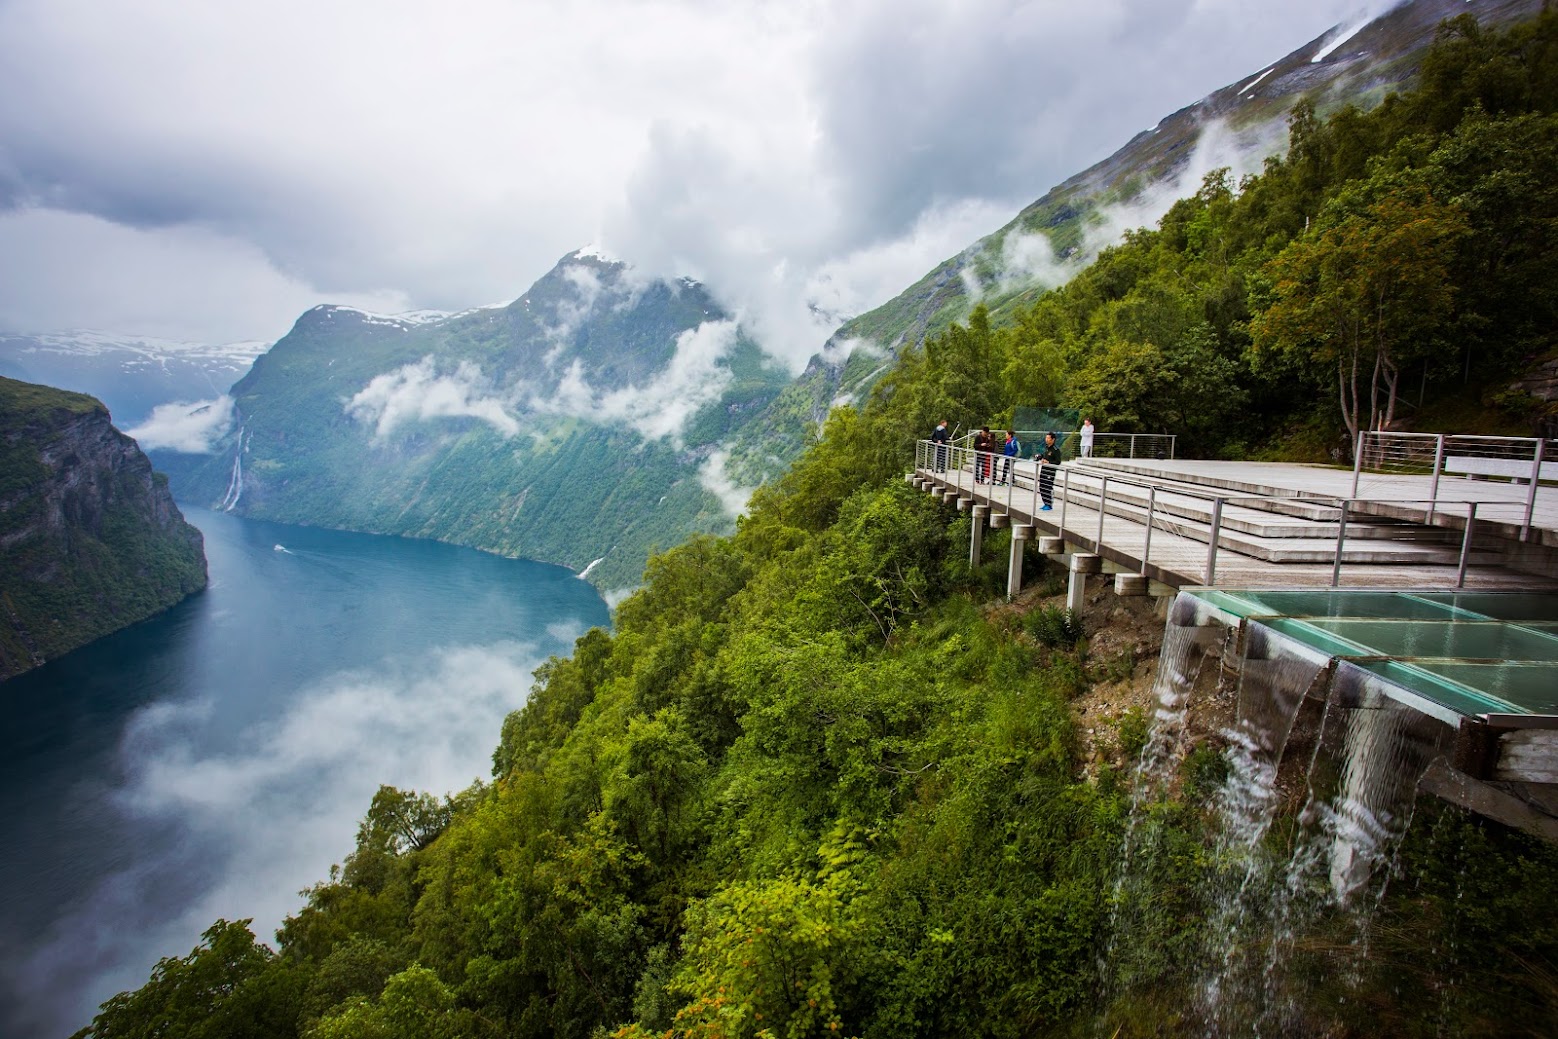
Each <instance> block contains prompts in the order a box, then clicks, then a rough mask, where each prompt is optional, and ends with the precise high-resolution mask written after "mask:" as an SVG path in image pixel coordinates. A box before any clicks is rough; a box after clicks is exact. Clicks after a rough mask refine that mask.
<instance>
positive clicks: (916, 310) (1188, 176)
mask: <svg viewBox="0 0 1558 1039" xmlns="http://www.w3.org/2000/svg"><path fill="white" fill-rule="evenodd" d="M1543 6H1544V2H1543V0H1407V2H1405V3H1401V4H1399V5H1397V6H1396V7H1394V8H1392V9H1391V10H1390V11H1388V12H1386V13H1385V14H1383V15H1381V16H1380V17H1378V18H1376V19H1374V20H1372V21H1369V22H1367V23H1362V24H1349V25H1339V26H1336V27H1335V28H1333V29H1331V30H1330V31H1328V32H1326V33H1324V34H1322V35H1320V36H1318V37H1316V38H1315V39H1313V40H1311V41H1310V42H1309V43H1307V44H1305V45H1304V46H1302V47H1299V48H1298V49H1296V50H1294V51H1293V52H1292V53H1290V54H1288V55H1287V56H1286V57H1284V58H1282V59H1281V60H1279V61H1276V62H1273V63H1271V64H1269V65H1264V66H1261V67H1259V68H1256V69H1252V70H1251V71H1250V72H1249V73H1248V74H1247V75H1246V76H1243V77H1240V79H1239V80H1238V81H1237V82H1235V83H1230V84H1228V85H1227V86H1225V87H1223V88H1221V89H1219V90H1216V91H1214V92H1213V93H1211V94H1208V95H1207V96H1205V97H1203V98H1201V99H1200V100H1199V101H1196V102H1195V103H1194V104H1191V105H1187V106H1185V107H1184V108H1181V109H1179V110H1178V111H1177V112H1174V113H1173V114H1172V115H1169V116H1167V117H1165V118H1164V119H1162V120H1161V121H1160V122H1159V123H1158V124H1157V125H1156V126H1153V127H1150V128H1149V129H1146V130H1143V131H1142V132H1141V133H1139V134H1137V135H1136V136H1135V137H1133V138H1132V139H1131V140H1130V141H1128V142H1126V144H1125V145H1124V146H1123V147H1121V148H1120V149H1119V150H1118V151H1116V152H1114V153H1113V154H1112V155H1110V156H1109V157H1108V158H1106V159H1104V160H1102V161H1101V162H1098V163H1095V164H1094V165H1092V166H1090V167H1088V168H1087V169H1085V170H1083V171H1082V172H1080V173H1078V174H1076V175H1075V176H1073V177H1070V178H1068V179H1067V180H1065V181H1063V182H1061V183H1060V184H1058V185H1056V186H1055V187H1053V188H1051V189H1050V190H1049V191H1048V192H1046V193H1045V194H1044V195H1043V196H1042V197H1040V198H1039V199H1038V200H1037V201H1035V202H1033V203H1031V204H1030V205H1028V206H1026V207H1024V208H1023V209H1022V211H1021V212H1019V213H1018V214H1017V215H1016V216H1015V217H1014V218H1013V219H1012V220H1011V221H1009V222H1008V223H1007V224H1006V225H1004V226H1003V227H1001V228H999V229H997V230H996V231H994V232H992V233H991V234H989V235H987V236H985V237H984V238H981V239H979V240H978V241H976V242H974V243H972V244H970V245H969V246H968V247H967V248H965V249H964V250H962V251H961V252H960V253H958V254H957V255H956V256H953V257H950V258H948V259H947V260H944V261H943V262H942V263H940V264H938V265H937V266H936V267H935V268H934V269H932V270H931V271H929V272H927V273H926V274H925V275H924V277H922V278H920V279H919V280H918V281H916V282H915V283H914V284H913V285H910V286H909V287H908V288H907V289H905V290H904V291H903V292H901V293H899V294H898V295H897V296H895V297H894V298H893V299H891V300H889V301H887V302H886V303H884V304H882V305H881V306H879V307H877V308H875V309H873V310H871V311H868V312H867V313H864V314H861V315H858V316H857V317H854V318H851V319H850V320H849V321H846V322H845V323H844V324H843V325H841V326H840V327H839V328H838V330H837V331H835V332H834V333H833V335H832V336H831V337H830V338H829V340H828V344H827V346H826V348H825V349H824V350H823V352H822V353H820V354H819V355H817V356H816V357H815V358H813V360H812V362H811V364H810V365H809V366H808V368H807V370H806V372H805V373H804V374H803V375H802V377H801V379H800V380H799V381H798V382H797V383H796V384H795V385H794V386H792V387H790V388H789V389H788V390H787V391H786V392H785V394H784V395H783V396H782V397H781V399H780V400H779V401H778V402H776V406H775V408H774V409H772V410H771V412H770V414H769V415H768V416H765V419H764V420H763V421H762V422H760V423H758V424H755V425H753V426H752V427H750V428H749V429H748V430H747V431H746V432H745V433H743V435H742V436H740V437H738V438H737V442H736V443H735V444H733V445H732V455H733V464H732V471H733V472H734V473H735V474H736V475H737V476H738V478H740V477H745V476H750V475H751V474H752V473H756V472H760V471H761V470H762V459H763V458H765V457H766V456H767V455H768V454H770V453H771V452H770V449H769V447H768V446H767V445H768V444H772V443H781V444H783V443H792V442H796V443H798V442H800V441H802V440H803V439H804V436H805V433H806V430H807V429H808V428H810V427H811V426H814V425H815V424H816V422H818V421H820V419H821V417H822V416H824V415H826V413H827V410H828V408H829V407H830V406H831V405H832V404H833V403H834V402H836V401H839V400H858V399H860V398H861V397H862V396H863V395H864V394H865V393H867V392H868V391H869V390H870V387H871V385H872V384H873V383H874V381H875V379H876V378H877V377H878V375H880V374H881V373H882V372H884V371H885V370H886V369H887V368H889V367H891V365H890V364H889V363H887V361H888V360H890V358H892V357H895V356H896V355H897V353H898V352H899V351H900V350H901V349H902V348H903V347H904V346H905V345H912V344H918V343H920V342H923V341H924V340H925V339H926V338H927V337H928V336H934V335H938V334H940V333H942V332H944V331H945V330H946V329H947V327H948V326H949V325H951V324H952V323H953V322H955V321H962V320H964V319H966V318H967V316H968V314H969V312H970V311H971V310H972V309H973V307H974V305H975V304H976V303H980V302H982V303H984V304H985V305H986V306H988V307H989V308H990V311H991V318H992V322H993V323H996V324H1000V323H1003V322H1005V321H1007V320H1009V319H1010V318H1011V317H1012V315H1013V314H1014V313H1015V312H1016V311H1017V310H1018V309H1019V308H1021V307H1024V306H1027V305H1031V304H1032V302H1033V301H1034V300H1035V299H1037V298H1038V297H1039V296H1040V295H1042V294H1043V293H1044V292H1046V291H1048V290H1049V289H1051V288H1054V287H1056V286H1057V285H1060V284H1063V283H1064V282H1066V281H1068V280H1069V279H1070V278H1071V276H1072V275H1074V274H1076V273H1077V272H1078V271H1080V270H1081V269H1082V268H1084V267H1086V266H1087V265H1088V264H1089V263H1091V262H1092V260H1093V259H1094V258H1095V257H1096V256H1097V255H1098V253H1099V252H1100V251H1101V250H1102V249H1104V248H1105V247H1107V246H1109V245H1111V244H1113V243H1114V242H1117V241H1119V239H1120V237H1121V235H1122V234H1123V233H1124V232H1125V231H1127V230H1129V229H1132V228H1136V227H1145V226H1150V225H1152V224H1154V223H1155V222H1156V221H1157V220H1158V219H1159V218H1160V217H1161V216H1162V215H1163V214H1164V213H1165V212H1166V211H1167V209H1168V207H1169V206H1170V205H1171V204H1172V203H1173V202H1174V201H1175V200H1176V199H1178V198H1182V197H1185V196H1187V195H1190V194H1193V193H1194V192H1195V191H1196V190H1197V188H1198V187H1199V186H1200V181H1201V178H1202V176H1203V175H1204V174H1205V173H1207V172H1210V171H1211V170H1213V169H1216V168H1218V167H1224V166H1226V167H1231V168H1232V169H1233V170H1234V172H1235V173H1236V174H1238V173H1243V172H1257V171H1258V170H1259V169H1260V168H1261V166H1262V164H1263V162H1264V160H1265V158H1266V157H1267V156H1269V155H1275V154H1279V153H1281V152H1284V151H1286V148H1287V120H1288V114H1289V113H1290V112H1291V111H1292V109H1293V106H1294V104H1296V103H1297V102H1298V101H1299V100H1301V99H1303V98H1309V99H1311V100H1312V101H1313V102H1314V103H1315V107H1316V110H1317V112H1319V113H1320V114H1322V115H1323V114H1327V113H1329V112H1332V111H1335V110H1337V109H1340V108H1342V107H1343V106H1345V105H1354V106H1356V107H1359V108H1363V109H1367V108H1371V107H1373V106H1374V105H1375V104H1377V103H1378V102H1379V101H1381V100H1382V99H1383V98H1384V97H1385V96H1386V95H1387V94H1389V93H1390V92H1391V91H1394V90H1398V89H1402V88H1404V87H1405V86H1407V85H1408V84H1409V83H1410V82H1411V81H1412V79H1413V78H1414V77H1415V76H1416V74H1417V72H1418V68H1419V65H1420V63H1421V60H1422V56H1423V54H1424V52H1425V51H1426V50H1427V48H1428V46H1429V45H1430V44H1431V43H1433V41H1434V39H1435V37H1436V36H1437V34H1438V31H1439V26H1440V25H1441V24H1442V23H1443V22H1444V21H1445V20H1446V19H1450V18H1454V17H1457V16H1459V15H1463V14H1471V15H1474V16H1475V17H1476V18H1477V19H1478V20H1479V21H1480V22H1481V23H1482V24H1483V25H1485V26H1488V27H1494V26H1504V25H1510V24H1513V23H1515V22H1519V21H1523V20H1525V19H1528V18H1531V17H1533V16H1534V15H1535V14H1536V13H1537V12H1538V11H1540V10H1541V9H1542V7H1543Z"/></svg>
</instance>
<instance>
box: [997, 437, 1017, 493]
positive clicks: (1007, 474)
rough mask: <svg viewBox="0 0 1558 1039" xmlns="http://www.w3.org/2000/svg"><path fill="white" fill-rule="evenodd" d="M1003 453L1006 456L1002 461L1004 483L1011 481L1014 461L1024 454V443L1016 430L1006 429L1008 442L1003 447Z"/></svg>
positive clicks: (1002, 480)
mask: <svg viewBox="0 0 1558 1039" xmlns="http://www.w3.org/2000/svg"><path fill="white" fill-rule="evenodd" d="M1001 454H1003V455H1005V456H1006V458H1005V460H1004V461H1003V462H1002V463H1001V483H1002V484H1003V485H1004V484H1006V483H1008V482H1010V481H1011V478H1012V462H1013V461H1015V460H1016V459H1017V458H1018V456H1020V455H1021V454H1022V443H1021V441H1019V440H1018V439H1017V431H1016V430H1014V429H1008V430H1007V431H1006V443H1005V444H1004V445H1002V447H1001Z"/></svg>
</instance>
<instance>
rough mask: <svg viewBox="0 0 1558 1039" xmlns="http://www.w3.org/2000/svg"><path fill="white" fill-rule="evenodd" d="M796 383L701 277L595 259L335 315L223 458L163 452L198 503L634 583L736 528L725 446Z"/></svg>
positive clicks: (290, 354)
mask: <svg viewBox="0 0 1558 1039" xmlns="http://www.w3.org/2000/svg"><path fill="white" fill-rule="evenodd" d="M788 380H789V376H788V374H787V373H786V372H784V371H783V370H782V369H781V368H779V367H777V366H775V365H774V364H773V363H771V362H770V361H768V360H767V359H765V358H764V356H763V354H762V352H761V351H760V350H759V349H758V347H757V345H756V344H755V343H753V342H752V340H751V339H750V338H748V337H747V336H746V335H745V334H744V333H743V332H742V331H741V330H740V329H739V328H738V327H737V325H736V322H735V321H734V320H732V318H731V317H730V316H729V315H728V314H726V313H725V312H724V311H723V310H721V309H720V308H719V306H718V305H717V304H716V303H715V302H714V301H713V300H712V298H711V297H710V296H709V295H708V293H707V292H706V291H705V290H704V288H703V287H702V286H701V285H698V284H697V283H695V282H692V281H687V280H679V281H665V280H653V279H645V278H642V277H640V276H638V275H637V274H636V273H635V272H634V271H632V270H631V269H630V268H629V267H628V266H627V265H625V264H623V263H621V262H618V261H615V260H612V259H609V258H606V257H603V256H600V255H598V254H597V253H594V252H591V251H580V252H576V253H572V254H570V255H569V256H566V257H564V258H563V259H562V260H561V261H560V262H559V263H558V264H557V265H556V267H554V268H553V269H552V270H551V271H550V272H549V273H548V274H546V275H545V276H544V277H542V278H541V279H540V280H539V281H537V282H536V284H535V285H534V286H532V287H531V289H530V290H529V291H528V292H526V293H525V294H524V295H522V296H520V297H519V298H518V299H516V300H515V301H514V302H512V303H510V304H508V305H506V306H499V307H488V308H483V309H479V310H474V311H469V312H466V313H462V314H455V315H445V314H421V315H402V316H395V317H385V316H378V315H372V314H367V313H364V312H362V311H358V310H353V309H350V308H345V307H329V306H325V307H316V308H315V309H313V310H310V311H309V312H307V313H306V314H304V315H303V316H302V317H301V318H300V319H299V320H298V322H297V323H296V325H295V326H294V327H293V328H292V330H291V331H290V332H289V333H288V334H287V335H286V336H284V337H283V338H282V339H281V340H280V341H278V342H277V343H276V344H275V346H273V347H272V348H271V349H270V350H269V351H267V352H266V353H265V354H264V355H263V356H261V357H260V358H259V359H258V360H257V361H256V362H255V364H254V366H253V369H252V370H251V371H250V372H249V374H248V375H246V376H244V378H243V379H241V380H239V381H238V382H237V384H236V385H234V386H233V387H232V390H231V396H232V399H233V404H232V408H233V411H232V416H231V420H230V422H229V423H228V425H227V428H225V429H224V430H218V431H217V432H218V433H219V434H220V435H219V436H218V437H217V438H216V439H215V440H214V441H213V442H212V444H211V445H210V447H211V451H210V453H209V454H205V455H195V454H191V453H188V452H185V453H174V452H171V451H157V452H155V457H156V458H157V460H158V464H159V465H160V466H163V467H165V468H166V469H167V471H168V472H169V473H170V475H171V476H172V478H173V482H174V487H175V490H176V491H177V492H178V494H179V496H180V497H181V498H182V499H184V500H189V501H199V502H203V503H209V504H211V505H213V506H215V507H218V508H222V509H230V510H233V511H236V512H239V513H241V514H244V515H250V516H256V517H262V518H266V519H275V520H282V521H286V522H296V523H305V524H311V525H317V526H329V527H339V528H344V529H351V530H363V531H371V532H377V533H386V534H400V535H405V536H408V537H425V538H434V539H438V540H443V541H450V542H454V543H458V544H463V545H469V546H472V547H475V548H481V549H485V550H488V551H493V552H498V553H501V554H505V555H515V556H526V557H529V558H532V559H538V560H543V561H547V562H555V563H562V564H564V565H567V566H571V567H574V568H575V569H579V570H586V569H588V572H589V578H590V579H591V580H592V581H594V582H595V583H597V585H598V586H599V587H602V588H604V589H612V588H622V587H631V586H633V585H635V584H637V583H638V580H639V578H640V576H641V575H642V572H643V566H644V562H645V560H646V559H647V557H648V554H649V552H650V551H651V550H652V549H654V548H656V547H662V548H668V547H670V546H671V545H673V544H676V543H678V542H680V541H681V540H683V539H684V538H685V537H686V536H687V535H688V534H689V533H692V532H695V531H724V530H727V529H729V527H730V525H731V523H732V506H733V504H734V503H731V504H727V502H726V501H725V500H723V499H722V497H721V494H722V493H726V494H727V495H728V493H729V488H727V487H726V486H725V485H724V483H723V482H722V481H723V480H724V477H723V474H722V472H721V471H720V464H719V463H720V456H719V454H718V447H719V444H720V443H721V442H722V441H723V440H725V439H726V438H727V437H728V436H729V435H730V434H731V432H732V431H733V430H735V429H738V428H739V427H740V426H741V425H743V424H744V423H745V422H747V421H749V420H750V419H751V418H752V417H754V416H756V415H757V414H758V413H759V412H760V411H761V410H762V409H763V407H764V406H765V405H767V404H768V403H769V402H770V401H771V400H772V399H773V398H774V396H775V394H777V393H778V391H779V389H780V388H781V387H782V386H783V385H784V384H785V383H786V382H787V381H788Z"/></svg>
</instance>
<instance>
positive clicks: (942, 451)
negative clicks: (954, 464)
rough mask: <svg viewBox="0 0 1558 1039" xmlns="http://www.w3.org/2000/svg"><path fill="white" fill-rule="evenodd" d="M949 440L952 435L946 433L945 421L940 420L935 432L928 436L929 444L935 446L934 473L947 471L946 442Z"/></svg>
mask: <svg viewBox="0 0 1558 1039" xmlns="http://www.w3.org/2000/svg"><path fill="white" fill-rule="evenodd" d="M951 438H952V434H951V433H948V432H947V420H946V419H942V420H941V421H940V422H939V423H937V425H936V428H935V430H934V431H933V432H932V433H931V435H930V439H931V443H933V444H935V445H936V471H937V472H938V473H944V472H946V471H947V441H948V440H950V439H951Z"/></svg>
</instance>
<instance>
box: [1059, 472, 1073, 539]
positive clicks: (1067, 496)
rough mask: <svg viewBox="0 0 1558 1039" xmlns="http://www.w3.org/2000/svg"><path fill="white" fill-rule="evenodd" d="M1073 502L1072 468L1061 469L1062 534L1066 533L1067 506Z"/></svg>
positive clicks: (1062, 535) (1063, 535)
mask: <svg viewBox="0 0 1558 1039" xmlns="http://www.w3.org/2000/svg"><path fill="white" fill-rule="evenodd" d="M1070 504H1071V470H1070V469H1061V471H1060V535H1061V537H1065V534H1066V506H1067V505H1070Z"/></svg>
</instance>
